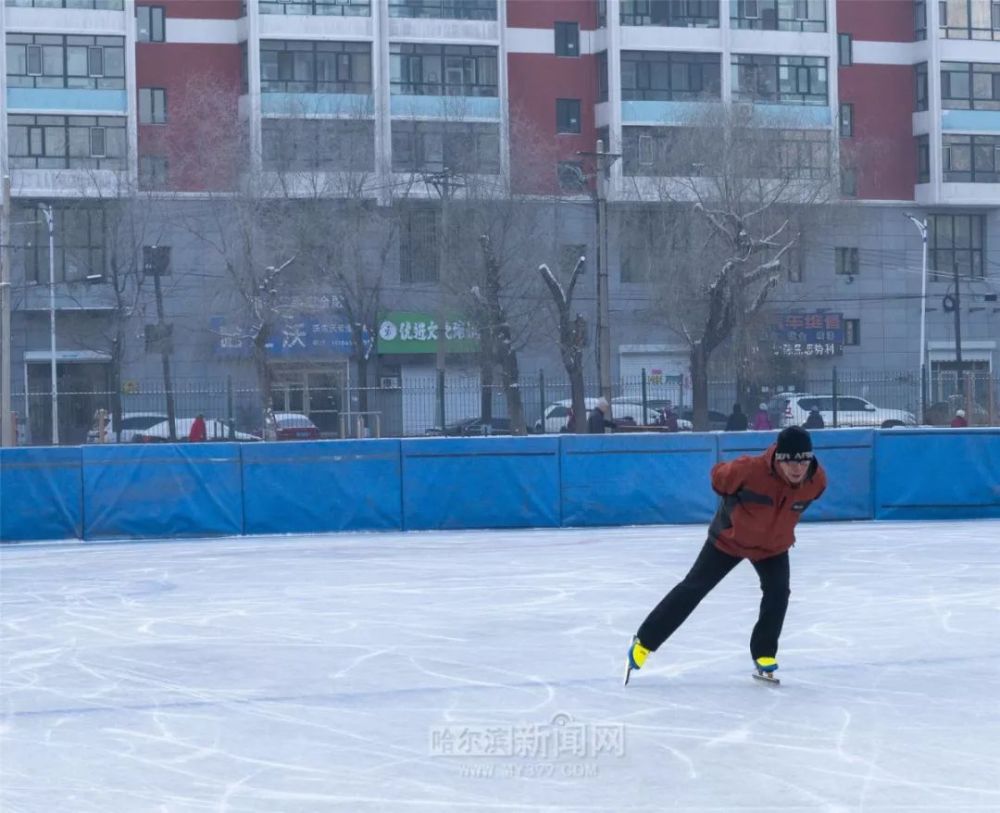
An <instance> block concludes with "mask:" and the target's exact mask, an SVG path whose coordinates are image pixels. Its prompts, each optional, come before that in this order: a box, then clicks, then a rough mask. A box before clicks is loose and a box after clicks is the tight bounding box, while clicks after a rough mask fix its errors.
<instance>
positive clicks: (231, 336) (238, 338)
mask: <svg viewBox="0 0 1000 813" xmlns="http://www.w3.org/2000/svg"><path fill="white" fill-rule="evenodd" d="M209 324H210V327H211V330H212V332H213V333H214V334H215V335H216V339H215V343H214V347H215V355H217V356H226V357H229V358H236V357H239V358H246V357H248V356H250V355H252V353H253V338H252V337H251V335H250V331H249V330H245V329H241V328H239V327H233V326H230V325H227V324H226V320H225V317H222V316H213V317H212V319H211V320H210V322H209ZM264 346H265V347H266V348H267V354H268V356H271V357H276V358H310V359H312V358H322V357H330V356H349V355H350V354H351V352H352V351H353V347H352V342H351V326H350V325H349V324H348V323H347V319H346V317H345V316H344V314H343V313H328V314H323V315H321V316H315V315H308V316H307V315H305V314H299V315H297V316H292V317H290V318H286V319H282V320H281V323H280V325H278V326H276V328H275V330H274V331H273V332H272V334H271V335H269V336H268V338H267V342H265V345H264Z"/></svg>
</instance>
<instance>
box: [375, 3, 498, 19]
mask: <svg viewBox="0 0 1000 813" xmlns="http://www.w3.org/2000/svg"><path fill="white" fill-rule="evenodd" d="M389 16H390V17H431V18H436V19H451V20H495V19H496V18H497V0H389Z"/></svg>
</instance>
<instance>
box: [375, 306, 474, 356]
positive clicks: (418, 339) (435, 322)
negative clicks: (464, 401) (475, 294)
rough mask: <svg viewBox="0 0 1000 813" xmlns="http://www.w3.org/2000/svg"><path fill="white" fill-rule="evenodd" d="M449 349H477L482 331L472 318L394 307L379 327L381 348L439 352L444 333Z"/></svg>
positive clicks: (383, 350) (466, 350) (447, 350)
mask: <svg viewBox="0 0 1000 813" xmlns="http://www.w3.org/2000/svg"><path fill="white" fill-rule="evenodd" d="M442 336H443V337H444V343H445V351H446V352H448V353H475V352H478V350H479V331H478V329H477V328H476V326H475V325H474V324H472V323H471V322H469V321H467V320H464V319H460V318H454V317H450V316H449V317H445V319H444V321H443V327H442V322H441V320H440V319H439V318H437V317H434V316H430V315H428V314H426V313H411V312H405V311H393V312H392V313H387V314H386V315H385V316H383V317H382V321H381V323H380V324H379V329H378V352H379V353H380V354H382V355H387V354H389V353H435V352H437V348H438V343H439V341H440V340H441V337H442Z"/></svg>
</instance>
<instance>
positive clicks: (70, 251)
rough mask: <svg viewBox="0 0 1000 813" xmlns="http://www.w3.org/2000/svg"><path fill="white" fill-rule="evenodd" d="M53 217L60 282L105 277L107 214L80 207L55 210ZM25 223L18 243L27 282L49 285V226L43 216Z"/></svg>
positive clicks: (57, 208)
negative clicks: (105, 218)
mask: <svg viewBox="0 0 1000 813" xmlns="http://www.w3.org/2000/svg"><path fill="white" fill-rule="evenodd" d="M32 214H34V213H32ZM52 215H53V219H52V231H53V237H54V240H53V243H54V247H55V257H54V258H53V265H54V266H55V268H54V270H55V279H56V281H57V282H76V281H83V280H85V279H86V278H87V277H98V276H104V273H105V270H106V269H105V255H104V210H103V209H101V208H98V207H90V206H79V205H74V206H71V207H67V208H59V207H55V206H54V207H53V212H52ZM22 220H24V224H23V225H21V226H19V227H16V228H23V229H24V230H25V232H24V233H23V234H21V235H19V237H18V239H17V240H15V241H14V242H16V243H18V244H19V245H20V246H22V248H21V250H20V251H19V252H18V253H19V256H20V257H21V258H22V259H23V262H24V278H25V279H26V280H28V281H29V282H36V283H47V282H48V281H49V235H48V224H47V223H46V222H45V218H44V217H41V216H40V215H39V216H38V217H26V218H22Z"/></svg>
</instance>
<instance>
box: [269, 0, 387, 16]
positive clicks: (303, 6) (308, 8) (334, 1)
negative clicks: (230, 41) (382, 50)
mask: <svg viewBox="0 0 1000 813" xmlns="http://www.w3.org/2000/svg"><path fill="white" fill-rule="evenodd" d="M258 8H259V9H260V13H261V14H303V15H306V14H308V15H312V16H321V17H331V16H335V17H370V16H371V13H372V9H371V3H370V2H369V0H258Z"/></svg>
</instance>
